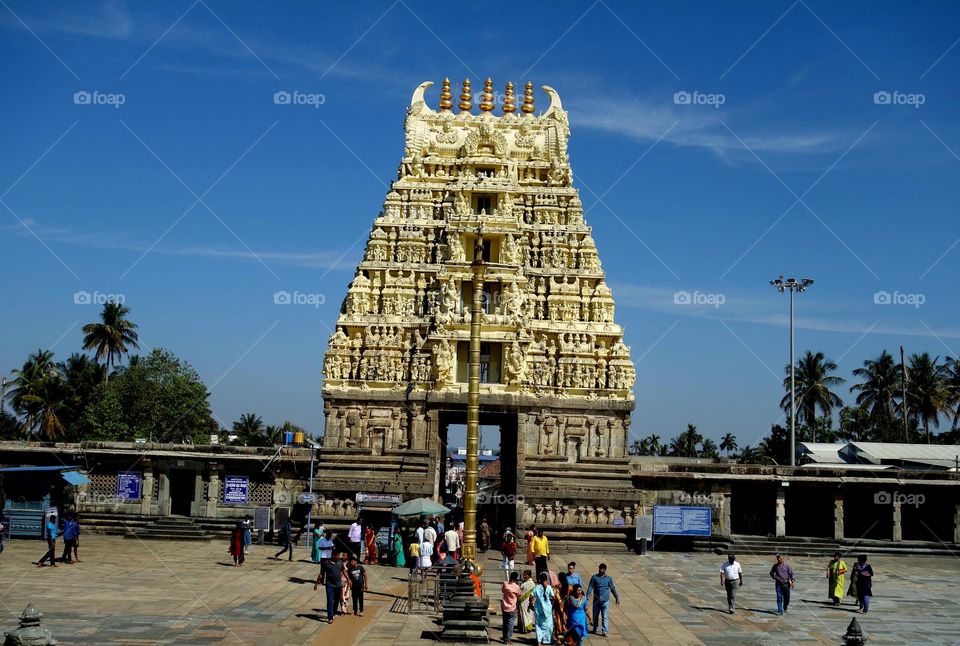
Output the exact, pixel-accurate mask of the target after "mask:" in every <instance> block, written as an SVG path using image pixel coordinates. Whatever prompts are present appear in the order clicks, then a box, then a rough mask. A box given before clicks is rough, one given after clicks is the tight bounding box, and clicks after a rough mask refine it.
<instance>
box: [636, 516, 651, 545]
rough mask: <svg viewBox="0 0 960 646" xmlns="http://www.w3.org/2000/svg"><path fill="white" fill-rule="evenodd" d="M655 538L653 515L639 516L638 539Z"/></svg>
mask: <svg viewBox="0 0 960 646" xmlns="http://www.w3.org/2000/svg"><path fill="white" fill-rule="evenodd" d="M644 538H645V539H647V540H648V541H649V540H653V516H637V534H636V539H637V540H638V541H639V540H641V539H644Z"/></svg>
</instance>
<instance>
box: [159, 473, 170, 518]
mask: <svg viewBox="0 0 960 646" xmlns="http://www.w3.org/2000/svg"><path fill="white" fill-rule="evenodd" d="M157 513H158V514H159V515H161V516H168V515H169V514H170V478H169V477H167V474H166V473H161V474H160V493H159V494H158V495H157Z"/></svg>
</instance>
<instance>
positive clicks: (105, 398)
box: [75, 380, 133, 441]
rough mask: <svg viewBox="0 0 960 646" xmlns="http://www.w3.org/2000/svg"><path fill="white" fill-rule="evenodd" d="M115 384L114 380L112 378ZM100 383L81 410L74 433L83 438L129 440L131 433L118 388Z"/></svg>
mask: <svg viewBox="0 0 960 646" xmlns="http://www.w3.org/2000/svg"><path fill="white" fill-rule="evenodd" d="M114 384H116V380H114ZM114 384H101V385H100V387H99V388H98V389H97V392H96V393H95V394H94V396H93V398H92V401H91V403H90V404H89V405H88V406H87V407H86V408H85V409H84V410H83V413H82V414H81V415H80V419H78V420H77V423H76V431H75V434H76V435H77V436H78V437H80V438H82V439H84V440H101V441H120V440H130V439H132V437H133V434H132V433H131V432H130V427H129V426H128V425H127V422H126V419H125V415H124V410H123V404H122V403H121V401H120V396H119V392H118V391H119V388H117V387H115V385H114Z"/></svg>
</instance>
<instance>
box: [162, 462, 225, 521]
mask: <svg viewBox="0 0 960 646" xmlns="http://www.w3.org/2000/svg"><path fill="white" fill-rule="evenodd" d="M168 477H169V478H170V513H171V514H173V515H174V516H189V515H190V507H191V505H192V504H193V489H194V481H195V480H196V476H195V474H194V472H193V471H182V470H181V471H171V472H170V474H169V476H168ZM215 495H219V492H216V494H215Z"/></svg>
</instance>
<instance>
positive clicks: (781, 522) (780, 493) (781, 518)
mask: <svg viewBox="0 0 960 646" xmlns="http://www.w3.org/2000/svg"><path fill="white" fill-rule="evenodd" d="M774 534H775V536H776V537H777V538H783V537H784V536H786V535H787V492H786V491H785V490H784V488H783V486H778V487H777V524H776V529H775V531H774Z"/></svg>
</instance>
